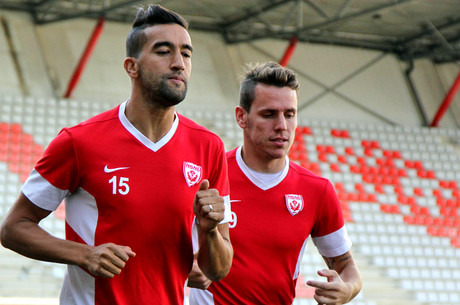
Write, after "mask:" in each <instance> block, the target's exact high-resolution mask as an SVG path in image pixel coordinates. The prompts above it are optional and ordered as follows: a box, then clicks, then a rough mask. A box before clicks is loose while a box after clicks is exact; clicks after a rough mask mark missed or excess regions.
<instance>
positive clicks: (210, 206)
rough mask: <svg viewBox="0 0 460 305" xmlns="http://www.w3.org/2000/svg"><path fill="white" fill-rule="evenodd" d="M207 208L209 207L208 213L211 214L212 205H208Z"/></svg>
mask: <svg viewBox="0 0 460 305" xmlns="http://www.w3.org/2000/svg"><path fill="white" fill-rule="evenodd" d="M208 206H209V213H211V212H212V204H208Z"/></svg>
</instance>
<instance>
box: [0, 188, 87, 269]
mask: <svg viewBox="0 0 460 305" xmlns="http://www.w3.org/2000/svg"><path fill="white" fill-rule="evenodd" d="M50 213H51V212H50V211H47V210H44V209H42V208H40V207H38V206H36V205H35V204H33V203H32V202H31V201H30V200H29V199H28V198H27V197H26V196H25V195H24V194H23V193H21V194H20V196H19V198H18V199H17V200H16V202H15V204H14V205H13V207H12V208H11V210H10V212H9V214H8V215H7V217H6V218H5V220H4V221H3V224H2V226H1V242H2V245H3V246H4V247H5V248H9V249H11V250H13V251H15V252H17V253H19V254H22V255H24V256H27V257H29V258H33V259H37V260H43V261H48V262H55V263H63V264H74V265H80V266H81V265H82V264H83V261H82V260H81V258H82V257H84V256H85V255H86V254H87V252H88V251H89V249H88V248H89V246H87V245H84V244H79V243H76V242H72V241H67V240H62V239H59V238H56V237H54V236H52V235H50V234H49V233H48V232H46V231H45V230H43V229H42V228H41V227H40V226H39V225H38V224H39V222H40V221H41V220H42V219H43V218H45V217H47V216H48V215H49V214H50Z"/></svg>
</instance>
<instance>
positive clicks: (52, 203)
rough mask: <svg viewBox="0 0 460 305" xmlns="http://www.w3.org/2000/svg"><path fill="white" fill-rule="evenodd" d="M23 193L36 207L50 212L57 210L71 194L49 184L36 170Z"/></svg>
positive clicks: (25, 185) (24, 187)
mask: <svg viewBox="0 0 460 305" xmlns="http://www.w3.org/2000/svg"><path fill="white" fill-rule="evenodd" d="M22 192H23V194H24V195H25V196H26V197H27V198H28V199H29V200H30V201H32V202H33V203H34V204H35V205H36V206H38V207H39V208H42V209H45V210H48V211H54V210H56V209H57V208H58V206H59V205H60V204H61V202H62V200H64V198H65V197H66V196H67V195H68V194H69V191H68V190H61V189H59V188H57V187H55V186H53V185H52V184H51V183H49V182H48V181H47V180H46V179H45V178H43V177H42V175H40V173H39V172H37V171H36V170H35V168H34V169H33V170H32V172H31V173H30V175H29V177H28V178H27V180H26V182H25V183H24V185H23V186H22Z"/></svg>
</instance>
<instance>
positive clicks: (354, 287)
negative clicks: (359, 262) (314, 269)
mask: <svg viewBox="0 0 460 305" xmlns="http://www.w3.org/2000/svg"><path fill="white" fill-rule="evenodd" d="M323 258H324V261H325V262H326V264H327V266H328V267H329V270H327V269H325V270H320V271H318V275H320V276H323V277H326V278H327V282H322V281H308V282H307V285H309V286H312V287H315V288H316V289H315V294H314V296H313V297H314V299H315V300H316V301H317V302H318V303H319V304H345V303H348V302H350V301H351V300H353V298H354V297H355V296H356V295H357V294H358V293H359V291H360V290H361V286H362V279H361V274H360V272H359V270H358V267H357V266H356V264H355V262H354V260H353V257H352V255H351V252H350V251H348V252H347V253H345V254H343V255H340V256H337V257H324V256H323Z"/></svg>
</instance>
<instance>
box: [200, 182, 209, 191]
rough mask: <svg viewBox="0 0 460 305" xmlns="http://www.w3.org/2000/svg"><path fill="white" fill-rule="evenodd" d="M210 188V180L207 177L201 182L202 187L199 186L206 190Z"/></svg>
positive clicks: (201, 189)
mask: <svg viewBox="0 0 460 305" xmlns="http://www.w3.org/2000/svg"><path fill="white" fill-rule="evenodd" d="M208 188H209V181H208V180H207V179H203V181H201V183H200V187H199V188H198V190H199V191H205V190H207V189H208Z"/></svg>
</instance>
